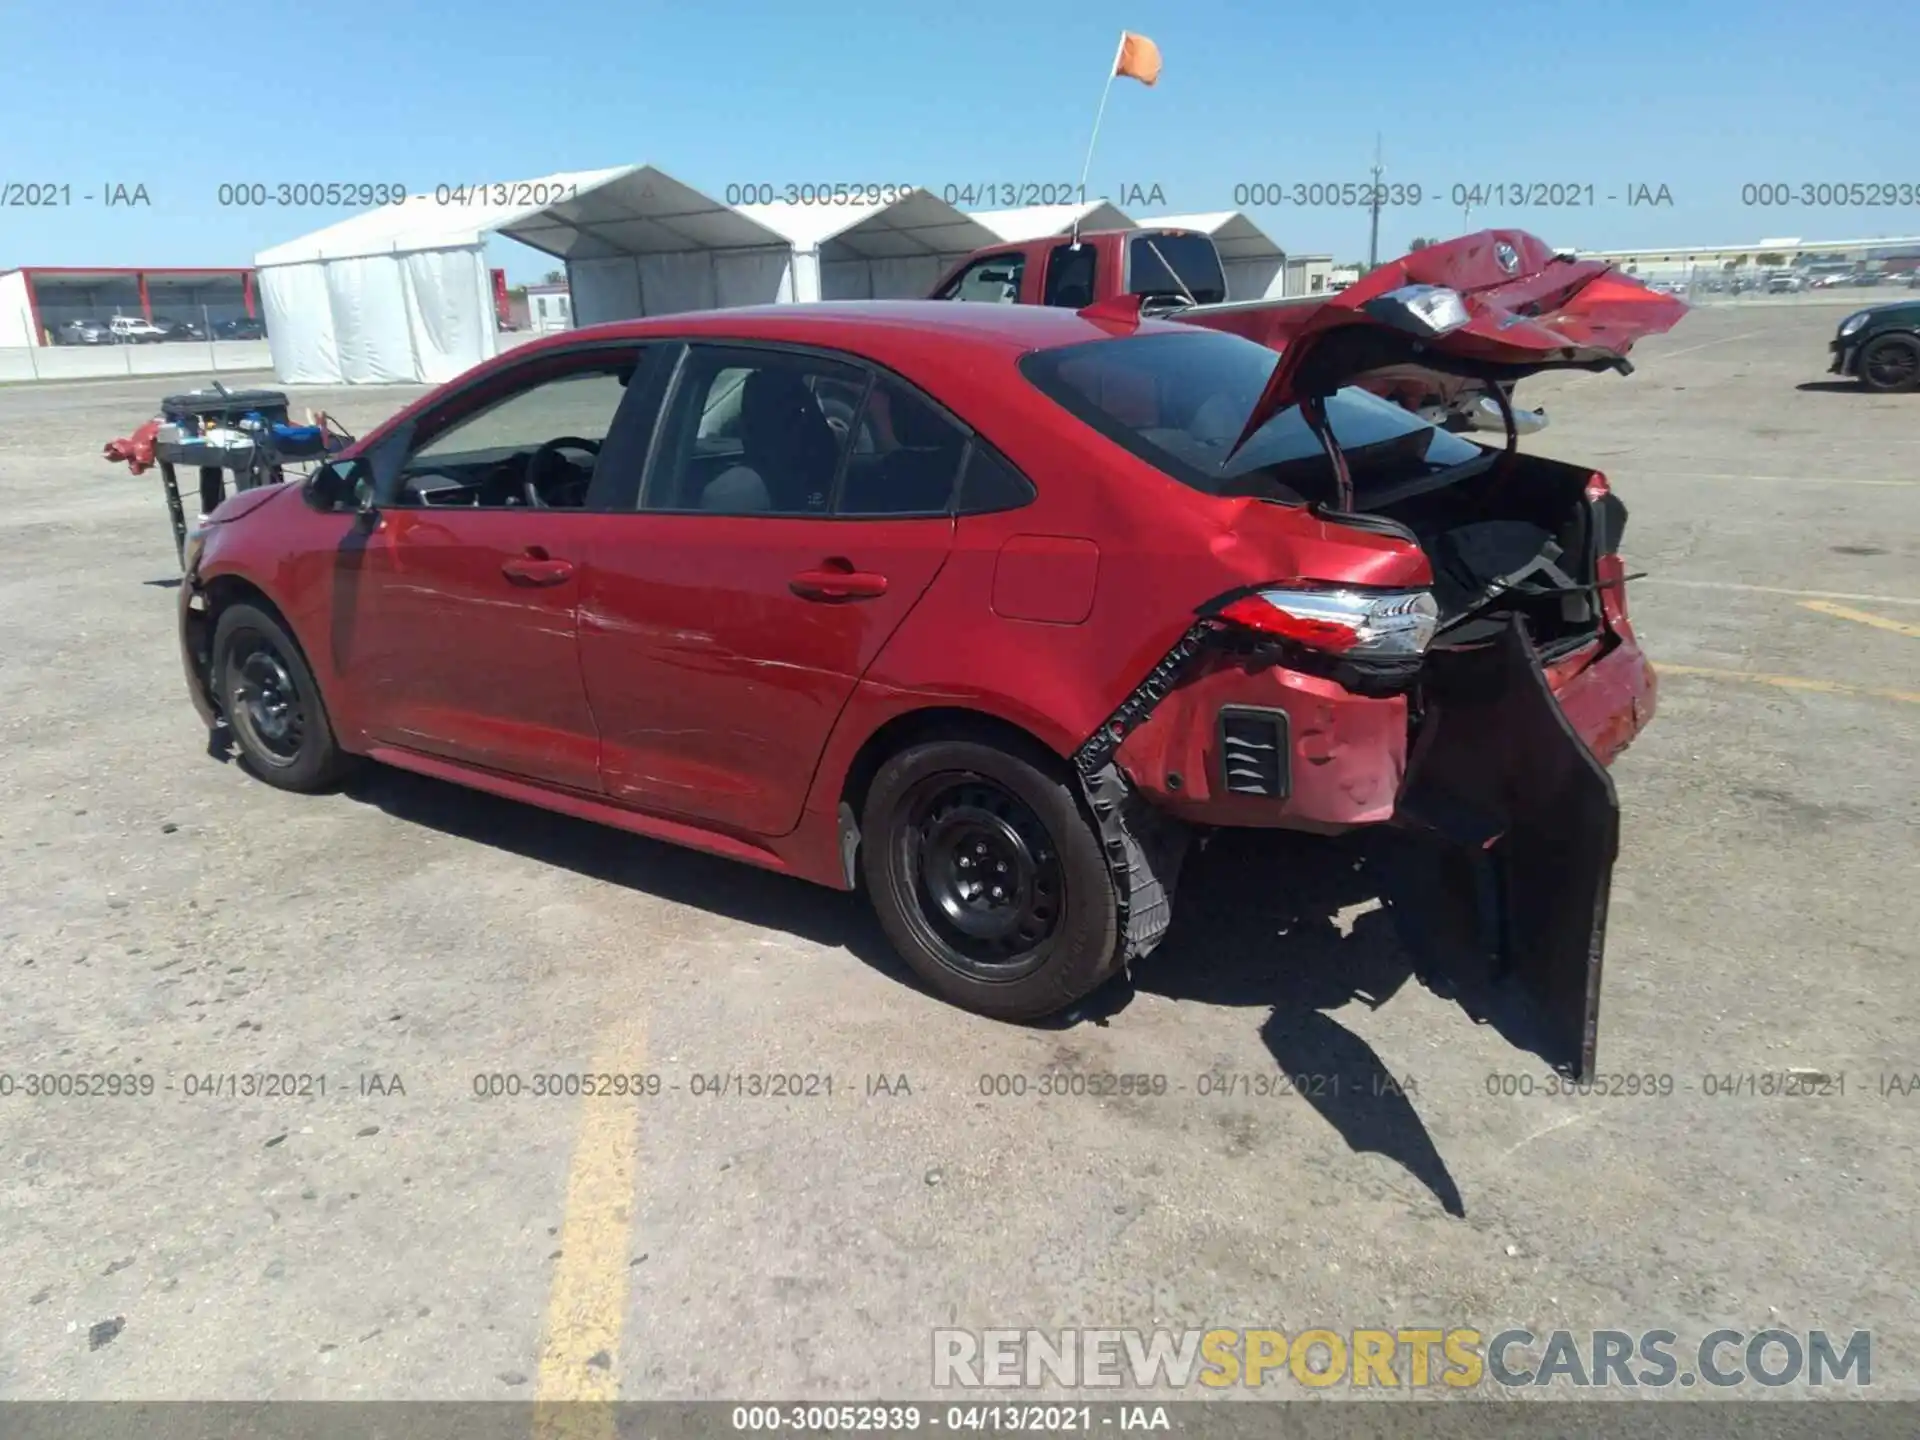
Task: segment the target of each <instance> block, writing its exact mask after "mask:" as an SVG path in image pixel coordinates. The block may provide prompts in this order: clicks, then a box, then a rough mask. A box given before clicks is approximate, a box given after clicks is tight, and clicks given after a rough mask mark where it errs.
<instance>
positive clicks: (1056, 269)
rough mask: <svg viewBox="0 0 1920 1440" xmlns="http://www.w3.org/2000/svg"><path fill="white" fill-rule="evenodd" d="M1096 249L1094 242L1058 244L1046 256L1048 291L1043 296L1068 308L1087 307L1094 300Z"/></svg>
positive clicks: (1046, 300)
mask: <svg viewBox="0 0 1920 1440" xmlns="http://www.w3.org/2000/svg"><path fill="white" fill-rule="evenodd" d="M1095 253H1096V252H1095V250H1094V248H1093V246H1091V245H1085V244H1082V245H1071V244H1069V245H1056V246H1054V247H1053V253H1052V254H1051V255H1049V256H1048V257H1047V292H1046V294H1045V296H1044V297H1042V298H1043V299H1044V300H1045V302H1046V303H1047V304H1049V305H1060V306H1064V307H1065V308H1067V309H1069V310H1084V309H1086V308H1087V306H1089V305H1091V304H1092V303H1093V275H1094V269H1095V259H1094V256H1095Z"/></svg>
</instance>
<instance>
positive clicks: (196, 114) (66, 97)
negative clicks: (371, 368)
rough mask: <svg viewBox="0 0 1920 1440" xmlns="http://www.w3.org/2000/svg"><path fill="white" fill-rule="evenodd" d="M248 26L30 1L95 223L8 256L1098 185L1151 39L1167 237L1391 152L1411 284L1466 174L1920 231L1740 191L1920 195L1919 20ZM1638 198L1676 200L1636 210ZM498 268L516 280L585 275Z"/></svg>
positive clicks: (26, 118)
mask: <svg viewBox="0 0 1920 1440" xmlns="http://www.w3.org/2000/svg"><path fill="white" fill-rule="evenodd" d="M247 13H248V15H249V17H250V22H249V24H248V25H247V26H246V27H245V28H244V29H241V28H237V27H238V21H237V18H236V16H235V15H233V14H229V13H223V12H220V11H217V10H216V11H214V12H209V14H208V16H207V17H206V19H207V21H208V23H207V24H206V25H190V26H187V27H186V28H184V29H182V28H179V27H173V28H171V29H169V28H168V27H166V26H161V27H159V28H156V23H155V22H156V15H157V12H155V10H154V9H153V7H152V5H151V3H139V4H136V3H131V0H93V3H83V4H82V5H79V6H64V5H57V4H53V3H50V0H14V3H13V4H12V5H10V6H9V7H8V14H7V16H6V22H5V24H6V29H5V34H6V37H7V44H6V53H7V58H8V61H9V64H8V65H7V71H8V78H7V83H6V85H5V86H4V87H0V185H4V184H5V183H7V182H10V181H12V182H29V181H37V182H43V183H44V182H54V183H65V184H70V185H71V186H72V187H73V194H74V195H75V197H76V203H74V204H73V205H71V206H68V207H61V208H53V209H20V208H0V268H4V267H5V266H9V265H16V264H23V263H24V264H42V265H57V264H65V265H84V264H100V265H109V264H125V265H131V264H152V265H169V264H170V265H195V264H198V265H222V264H244V263H247V262H249V261H250V260H251V258H252V255H253V253H254V252H255V251H256V250H258V249H260V248H263V247H264V246H266V245H270V244H273V243H276V242H278V241H281V240H286V239H290V238H293V237H294V236H297V235H300V234H302V233H305V232H306V231H308V230H312V229H316V228H318V227H320V226H321V225H324V224H326V223H329V222H330V221H332V220H334V219H338V218H340V217H341V216H342V215H343V214H345V213H347V212H344V211H327V210H315V209H282V208H268V209H265V210H258V209H251V210H250V209H223V208H221V207H220V206H219V205H218V204H217V192H218V187H219V185H220V184H221V183H222V182H231V181H259V182H263V183H266V184H268V185H273V184H276V183H278V182H281V181H302V180H305V181H336V180H337V181H356V182H360V181H399V182H404V183H406V184H407V185H408V186H409V187H410V188H412V189H413V190H415V191H419V190H423V189H427V190H430V189H431V188H432V187H433V186H434V185H436V184H440V183H454V182H458V181H463V180H464V181H469V182H472V181H491V180H511V179H520V178H527V177H531V176H537V175H541V174H545V173H549V172H552V171H556V170H566V169H585V168H592V167H597V166H603V165H617V164H624V163H630V162H641V161H650V162H652V163H654V164H656V165H659V166H660V167H661V168H662V169H664V170H666V171H668V172H669V173H671V174H674V175H676V176H678V177H679V178H681V179H683V180H686V181H687V182H688V183H690V184H693V185H695V186H697V187H699V188H701V189H704V190H706V191H708V192H709V193H711V194H715V195H718V194H720V193H721V192H722V191H723V190H724V188H725V187H726V186H727V185H729V184H738V183H749V182H771V183H774V184H776V185H783V184H786V183H790V182H791V183H799V182H829V183H830V182H874V183H901V182H912V183H916V184H921V185H926V186H928V187H929V188H931V189H933V190H935V191H936V193H937V192H939V191H940V190H941V189H942V187H943V186H946V185H958V184H963V183H966V182H969V181H972V182H975V183H980V182H996V183H997V182H1012V183H1048V182H1054V183H1072V182H1075V181H1077V179H1078V177H1079V172H1080V165H1081V160H1082V155H1083V152H1084V149H1085V145H1086V140H1087V133H1088V130H1089V127H1090V125H1091V122H1092V119H1093V111H1094V106H1095V103H1096V101H1097V100H1098V98H1099V93H1100V86H1101V81H1102V78H1103V76H1104V74H1105V70H1106V66H1107V64H1108V62H1109V60H1110V59H1111V56H1112V53H1113V47H1114V43H1115V40H1116V38H1117V34H1118V32H1119V30H1120V29H1121V28H1122V27H1123V26H1124V27H1127V28H1131V29H1134V30H1138V31H1141V32H1143V33H1145V34H1147V35H1149V36H1151V37H1152V38H1153V39H1154V40H1155V41H1156V42H1158V44H1159V46H1160V49H1161V51H1162V53H1163V54H1164V56H1165V60H1166V70H1165V73H1164V75H1163V76H1162V78H1161V81H1160V84H1159V85H1158V86H1157V87H1156V88H1154V89H1152V90H1148V89H1146V88H1144V87H1142V86H1140V85H1138V84H1135V83H1133V82H1131V81H1124V80H1123V81H1118V82H1116V83H1115V86H1114V91H1113V95H1112V99H1111V101H1110V102H1109V104H1108V107H1107V114H1106V122H1105V125H1104V127H1103V130H1102V134H1101V139H1100V148H1099V151H1098V153H1097V154H1096V157H1095V161H1094V168H1093V173H1092V177H1091V182H1090V186H1089V188H1090V189H1091V190H1092V191H1094V192H1095V193H1106V194H1113V193H1115V191H1116V189H1117V188H1118V187H1120V186H1123V185H1138V186H1142V187H1145V186H1151V185H1158V186H1159V187H1160V188H1161V190H1162V192H1163V193H1164V195H1165V199H1166V202H1167V203H1166V207H1165V208H1166V210H1167V211H1196V210H1215V209H1232V208H1235V206H1234V199H1233V191H1234V187H1235V186H1236V185H1240V184H1249V183H1261V182H1279V183H1281V184H1285V185H1291V184H1293V183H1295V182H1303V183H1304V182H1327V181H1332V182H1341V181H1360V180H1364V179H1365V178H1366V176H1367V171H1368V167H1369V166H1370V165H1371V163H1372V159H1373V146H1374V135H1375V133H1376V131H1377V132H1380V133H1381V134H1382V135H1383V137H1384V145H1385V159H1386V178H1387V179H1389V180H1398V181H1403V182H1415V183H1419V184H1422V185H1423V186H1425V187H1427V188H1428V189H1429V190H1430V191H1432V190H1438V191H1439V192H1441V193H1440V196H1439V198H1438V199H1437V200H1434V199H1429V200H1428V202H1427V203H1426V204H1424V205H1423V206H1421V207H1420V208H1418V209H1401V210H1397V211H1396V210H1389V211H1387V212H1386V213H1385V214H1384V215H1383V217H1382V222H1381V242H1380V243H1381V254H1382V258H1385V257H1387V256H1388V255H1391V254H1394V253H1397V252H1398V251H1400V250H1402V249H1404V248H1405V244H1406V242H1407V241H1408V240H1409V239H1411V238H1412V237H1413V236H1415V235H1422V234H1425V235H1432V234H1441V235H1445V234H1452V233H1457V232H1458V231H1460V230H1461V229H1462V228H1463V226H1462V217H1461V214H1460V211H1459V210H1458V209H1457V208H1456V207H1455V206H1454V205H1453V204H1452V203H1451V199H1450V196H1449V195H1448V193H1447V192H1448V191H1450V189H1451V187H1452V186H1453V185H1456V184H1459V185H1474V184H1481V185H1492V184H1495V183H1499V182H1505V183H1509V184H1511V183H1515V182H1558V183H1560V184H1562V185H1572V186H1577V187H1581V188H1582V194H1583V198H1584V187H1586V186H1588V185H1591V186H1593V187H1594V193H1595V198H1596V201H1597V204H1596V206H1595V208H1590V209H1589V208H1582V209H1531V210H1529V209H1523V208H1515V207H1512V206H1507V207H1505V208H1501V207H1498V206H1493V205H1488V206H1486V207H1485V208H1482V209H1479V210H1477V211H1475V212H1474V214H1473V215H1472V217H1471V228H1475V229H1477V228H1480V227H1481V226H1483V225H1488V224H1500V225H1522V226H1525V227H1526V228H1529V229H1532V230H1534V231H1535V232H1536V233H1538V234H1540V235H1542V236H1544V237H1545V238H1546V239H1547V240H1549V241H1551V242H1552V243H1555V244H1558V245H1569V246H1596V247H1621V246H1635V245H1666V244H1674V245H1682V244H1720V243H1732V242H1737V241H1748V240H1756V239H1759V238H1761V237H1763V236H1788V235H1796V236H1802V237H1806V238H1851V237H1854V236H1861V235H1913V234H1916V233H1920V205H1909V206H1906V207H1904V208H1900V207H1894V208H1871V209H1869V208H1853V209H1849V208H1844V207H1828V208H1817V209H1816V208H1802V207H1800V206H1798V205H1791V206H1785V207H1753V206H1749V205H1744V204H1743V203H1742V195H1741V187H1742V186H1743V185H1745V184H1751V183H1759V182H1786V183H1788V184H1790V185H1798V184H1800V183H1803V182H1804V183H1820V182H1875V181H1879V182H1905V183H1906V184H1907V185H1908V186H1909V187H1910V188H1912V187H1920V6H1913V5H1908V6H1899V5H1882V6H1859V7H1854V6H1817V5H1808V4H1805V3H1804V0H1801V3H1796V4H1793V5H1787V4H1782V3H1775V0H1753V3H1744V4H1733V3H1728V0H1720V3H1714V4H1708V3H1699V0H1660V3H1654V0H1616V3H1585V4H1578V5H1575V4H1560V3H1552V4H1547V3H1518V0H1506V3H1486V4H1481V5H1452V6H1440V5H1432V4H1429V5H1422V6H1413V5H1399V4H1374V5H1369V6H1366V7H1359V6H1352V5H1335V6H1325V5H1320V6H1307V5H1283V4H1271V3H1268V4H1232V3H1226V0H1126V3H1123V4H1120V5H1102V4H1088V3H1079V4H1071V5H1047V4H1036V3H1032V0H1023V3H1019V4H1011V5H1004V4H992V3H976V4H952V3H945V4H940V5H933V4H923V3H917V0H872V3H865V4H861V3H853V0H812V3H806V4H798V3H772V0H757V3H745V0H735V3H729V0H701V3H698V4H693V3H683V4H680V5H674V6H664V5H657V4H636V3H614V0H549V3H547V4H544V5H540V6H529V5H525V4H517V3H515V4H509V3H505V0H469V3H466V4H463V5H456V6H441V5H419V4H410V3H407V0H380V3H375V0H334V3H329V4H326V5H320V6H315V5H312V4H299V5H294V4H288V3H281V0H257V3H255V4H253V5H252V6H250V7H249V8H248V11H247ZM77 25H78V26H80V27H81V28H82V29H83V30H84V32H85V33H84V34H76V33H75V28H76V26H77ZM87 35H92V36H95V37H98V43H97V44H96V43H91V42H89V41H88V40H87V39H86V36H87ZM222 35H229V36H231V37H232V44H231V46H230V47H228V48H224V49H223V47H222V44H221V43H220V40H219V39H218V38H217V37H219V36H222ZM142 36H146V37H149V39H148V40H147V41H144V42H143V41H142V40H141V38H140V37H142ZM89 54H93V55H95V56H96V57H97V58H96V59H93V60H88V59H87V58H85V57H86V56H87V55H89ZM275 63H277V65H278V67H279V68H278V69H277V70H268V69H267V68H265V67H267V66H269V65H270V64H275ZM256 66H258V67H261V68H260V70H259V71H258V72H257V73H255V71H254V69H253V67H256ZM143 69H146V70H147V71H148V72H149V76H150V78H148V77H143V76H142V74H141V72H142V70H143ZM201 72H204V73H205V74H206V76H207V77H208V84H207V85H205V86H201V85H199V84H197V83H196V74H197V73H201ZM112 184H125V185H127V186H128V187H131V186H133V185H135V184H143V185H145V186H146V188H147V191H148V193H149V195H150V196H151V199H152V204H151V206H150V207H137V208H118V207H116V208H112V209H108V208H104V207H101V206H100V205H98V204H97V203H96V204H85V203H81V202H79V201H78V199H77V197H78V196H79V195H80V194H81V193H83V191H84V192H86V193H93V194H99V193H101V189H102V187H104V186H107V185H112ZM1638 185H1646V186H1647V187H1648V188H1649V190H1650V191H1653V192H1656V193H1657V190H1658V187H1660V186H1662V185H1664V186H1665V187H1667V190H1668V192H1669V193H1670V195H1671V196H1672V203H1671V204H1670V205H1659V206H1639V207H1630V206H1628V205H1627V204H1626V203H1625V194H1626V193H1627V190H1628V187H1632V186H1638ZM1609 194H1617V195H1620V196H1621V197H1622V198H1621V199H1620V200H1618V201H1614V202H1611V203H1610V202H1609V201H1608V200H1607V196H1608V195H1609ZM1153 208H1155V207H1150V206H1148V207H1135V212H1136V213H1137V214H1138V213H1145V212H1146V211H1148V210H1151V209H1153ZM1248 208H1249V209H1250V213H1252V214H1253V215H1254V217H1255V218H1256V219H1257V220H1258V221H1259V222H1260V223H1261V224H1262V225H1263V226H1264V227H1265V228H1266V229H1267V230H1268V231H1269V232H1270V233H1271V234H1272V235H1273V236H1274V237H1275V238H1276V239H1277V240H1278V241H1279V242H1280V243H1281V244H1282V245H1283V246H1285V247H1287V248H1288V249H1292V250H1302V251H1329V252H1333V253H1334V254H1335V256H1336V257H1337V258H1341V259H1345V258H1350V257H1359V256H1362V255H1364V253H1365V250H1366V237H1367V217H1366V214H1365V212H1364V211H1363V210H1350V209H1338V208H1325V207H1313V206H1308V207H1297V206H1294V205H1283V206H1280V207H1277V208H1275V207H1258V208H1256V207H1248ZM495 249H496V252H497V253H496V263H504V264H506V265H507V266H508V269H509V273H510V274H511V275H512V277H513V278H514V279H515V280H524V279H528V278H538V276H539V274H540V272H542V271H543V270H545V269H546V268H548V265H549V264H550V263H551V262H548V261H547V260H546V259H545V258H544V257H542V256H540V255H538V254H536V253H533V252H530V251H527V250H525V249H524V248H522V247H520V246H517V245H513V244H511V243H507V242H501V243H498V244H496V247H495Z"/></svg>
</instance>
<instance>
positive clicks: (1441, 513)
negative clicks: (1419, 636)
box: [1371, 454, 1624, 659]
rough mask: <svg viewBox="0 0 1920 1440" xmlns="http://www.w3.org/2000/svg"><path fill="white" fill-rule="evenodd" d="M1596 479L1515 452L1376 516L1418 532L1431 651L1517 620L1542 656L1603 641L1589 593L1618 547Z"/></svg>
mask: <svg viewBox="0 0 1920 1440" xmlns="http://www.w3.org/2000/svg"><path fill="white" fill-rule="evenodd" d="M1591 474H1592V472H1591V471H1590V470H1589V469H1586V468H1584V467H1581V466H1577V465H1568V464H1565V463H1563V462H1561V461H1558V460H1549V459H1545V458H1543V457H1541V456H1537V455H1521V454H1515V455H1512V456H1508V457H1506V458H1505V459H1504V460H1502V461H1500V462H1497V463H1496V464H1494V465H1493V466H1492V467H1491V468H1489V469H1488V470H1486V471H1484V472H1482V473H1481V474H1479V475H1474V476H1470V477H1468V478H1467V479H1464V480H1462V481H1460V482H1458V483H1456V484H1453V485H1449V486H1447V487H1446V488H1445V489H1442V490H1434V491H1429V492H1427V493H1425V494H1421V495H1415V496H1412V497H1410V498H1408V499H1404V500H1400V501H1396V502H1393V503H1390V504H1388V505H1385V506H1380V507H1374V508H1373V509H1372V512H1371V513H1374V514H1377V515H1380V516H1383V517H1385V518H1387V519H1390V520H1394V521H1397V522H1399V523H1400V524H1401V525H1404V526H1406V527H1407V528H1408V529H1409V530H1411V531H1412V532H1413V533H1414V535H1415V537H1416V538H1417V539H1418V540H1419V542H1420V548H1421V549H1422V550H1424V551H1425V552H1426V554H1427V559H1428V561H1429V562H1430V563H1431V564H1432V566H1433V594H1434V599H1435V600H1436V601H1437V602H1438V603H1439V606H1440V630H1439V632H1438V634H1436V636H1435V637H1434V642H1433V644H1434V648H1436V649H1444V648H1452V647H1460V646H1475V645H1483V644H1486V643H1487V642H1489V641H1491V640H1493V639H1494V638H1496V637H1497V636H1499V635H1500V634H1501V633H1502V632H1504V631H1505V630H1506V629H1507V624H1508V620H1509V619H1510V618H1511V617H1514V616H1518V617H1519V618H1520V620H1521V622H1522V623H1523V625H1524V627H1525V629H1526V632H1527V635H1528V638H1529V639H1530V640H1531V641H1532V642H1533V644H1534V647H1535V648H1536V649H1537V650H1538V651H1539V652H1540V654H1541V656H1542V658H1544V659H1552V658H1553V657H1555V656H1556V655H1560V654H1565V653H1566V652H1568V651H1570V650H1574V649H1577V648H1579V647H1580V646H1581V645H1584V644H1586V643H1587V642H1588V641H1590V640H1592V639H1593V638H1594V637H1595V636H1597V635H1598V634H1599V632H1600V628H1601V624H1602V612H1601V608H1600V603H1599V599H1598V597H1597V595H1596V594H1595V592H1594V591H1593V590H1592V589H1590V588H1588V587H1590V586H1592V585H1593V583H1594V581H1595V578H1596V572H1595V565H1596V562H1597V561H1598V559H1599V557H1600V555H1601V554H1603V553H1605V552H1606V551H1607V550H1609V549H1611V548H1612V547H1613V545H1614V544H1615V543H1617V540H1618V536H1617V535H1604V534H1601V533H1599V532H1600V531H1602V530H1603V529H1608V528H1613V529H1617V528H1618V526H1617V523H1614V522H1612V521H1611V519H1610V514H1611V511H1610V510H1609V509H1608V507H1606V505H1605V502H1604V501H1603V502H1602V504H1601V505H1595V504H1593V503H1592V502H1590V501H1589V500H1588V498H1587V494H1586V487H1587V481H1588V479H1589V477H1590V476H1591ZM1609 498H1610V497H1609ZM1611 508H1612V509H1619V510H1623V509H1624V507H1619V506H1618V504H1617V502H1615V505H1614V506H1613V507H1611Z"/></svg>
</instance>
